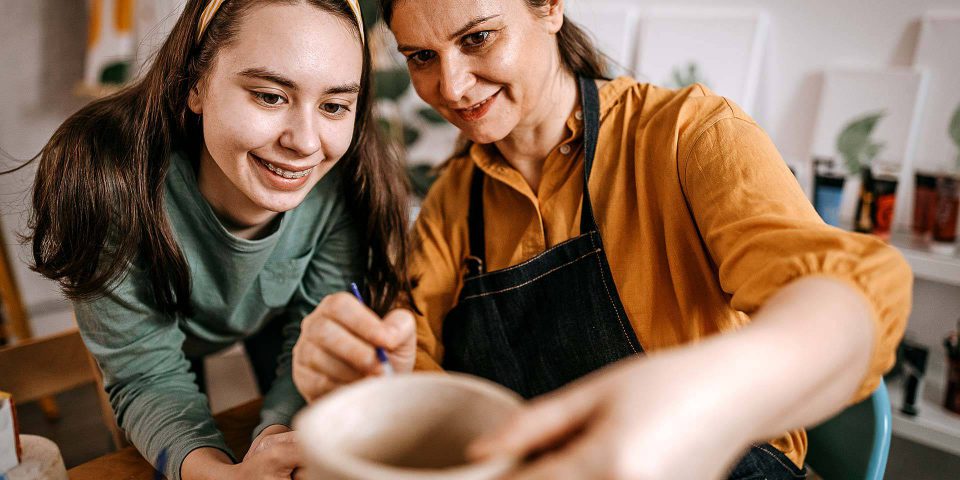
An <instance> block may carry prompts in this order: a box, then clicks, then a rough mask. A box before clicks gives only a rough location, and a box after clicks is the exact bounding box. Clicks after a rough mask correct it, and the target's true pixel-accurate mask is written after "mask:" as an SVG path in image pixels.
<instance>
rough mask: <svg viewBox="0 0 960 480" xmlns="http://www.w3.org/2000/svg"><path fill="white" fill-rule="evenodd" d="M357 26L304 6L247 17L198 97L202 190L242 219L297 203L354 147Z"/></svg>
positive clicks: (194, 97) (193, 101)
mask: <svg viewBox="0 0 960 480" xmlns="http://www.w3.org/2000/svg"><path fill="white" fill-rule="evenodd" d="M362 55H363V54H362V46H361V44H360V40H359V38H358V36H357V33H356V30H355V28H354V27H352V26H351V25H349V24H348V23H347V22H345V21H344V20H342V19H341V18H339V17H335V16H334V15H332V14H330V13H328V12H324V11H322V10H319V9H317V8H315V7H311V6H308V5H304V4H296V5H263V6H260V7H257V8H255V9H253V10H251V11H250V12H249V13H248V14H247V15H246V17H245V18H244V19H243V20H242V23H241V25H240V28H239V31H238V33H237V35H236V37H235V39H234V41H233V42H232V43H231V44H229V45H227V46H225V47H224V48H222V49H221V51H220V52H219V54H218V55H217V58H216V59H215V61H214V63H213V66H212V68H211V70H210V72H209V73H208V74H207V75H206V76H205V77H204V79H203V80H202V81H201V82H199V84H198V86H197V88H196V89H195V90H194V91H192V92H191V94H190V101H189V103H190V109H191V110H193V111H194V113H197V114H200V115H201V118H202V122H203V135H204V152H203V154H202V157H201V162H200V174H199V177H200V190H201V192H202V193H203V194H204V197H205V198H206V199H207V200H208V201H209V202H210V203H211V205H212V206H213V207H214V210H216V211H217V213H218V214H220V215H226V216H227V217H229V218H230V219H231V220H234V221H238V222H241V223H244V222H243V221H244V220H245V219H247V220H249V219H251V218H253V219H256V218H263V216H264V215H268V218H269V214H271V213H272V212H283V211H287V210H290V209H292V208H294V207H296V206H297V205H299V204H300V203H301V202H302V201H303V199H304V198H305V197H306V195H307V193H308V192H309V191H310V189H311V188H313V186H314V185H316V184H317V182H318V181H319V180H320V179H321V178H322V177H323V176H324V174H326V173H327V172H328V171H329V170H330V168H331V167H333V165H334V164H335V163H336V162H337V160H339V159H340V157H341V156H343V154H344V153H345V152H346V151H347V149H348V148H349V146H350V142H351V139H352V137H353V127H354V121H355V118H356V112H355V107H356V104H357V96H358V92H359V85H360V76H361V73H362V68H363V60H362Z"/></svg>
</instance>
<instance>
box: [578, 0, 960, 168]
mask: <svg viewBox="0 0 960 480" xmlns="http://www.w3.org/2000/svg"><path fill="white" fill-rule="evenodd" d="M568 1H569V2H570V3H575V4H577V6H578V7H583V6H585V5H589V4H593V3H613V4H622V5H629V6H636V5H640V6H643V7H664V8H673V7H704V8H717V7H741V8H750V9H761V10H764V11H766V12H767V13H768V14H769V15H770V30H769V35H768V43H767V45H766V49H765V58H764V63H763V73H762V74H761V79H760V87H759V92H758V93H759V95H758V98H757V104H756V107H757V108H756V114H755V118H756V120H757V122H758V123H760V125H762V126H763V127H764V129H766V130H767V133H769V134H770V136H771V137H772V138H773V141H774V142H775V143H776V144H777V147H779V149H780V153H781V154H782V155H783V156H784V158H785V159H786V160H787V161H788V162H795V161H796V162H802V161H803V160H804V159H806V158H807V156H808V154H809V151H810V143H811V139H812V136H813V126H814V122H815V121H816V113H817V102H818V101H819V99H820V75H819V74H820V72H821V71H822V70H823V69H824V68H827V67H831V66H849V65H853V66H909V65H911V64H912V62H913V51H914V49H915V46H916V43H917V40H918V38H919V34H920V24H919V20H920V17H921V16H922V15H923V13H924V12H926V11H928V10H934V9H940V10H942V9H951V8H953V9H956V8H960V0H712V1H710V0H568ZM955 48H957V50H958V57H960V46H958V47H955Z"/></svg>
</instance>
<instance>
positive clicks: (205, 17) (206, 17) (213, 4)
mask: <svg viewBox="0 0 960 480" xmlns="http://www.w3.org/2000/svg"><path fill="white" fill-rule="evenodd" d="M224 1H226V0H210V3H208V4H207V6H206V7H205V8H204V9H203V13H201V14H200V28H198V29H197V43H200V40H201V39H202V38H203V32H205V31H206V30H207V26H208V25H210V21H211V20H213V17H214V15H216V14H217V10H219V9H220V5H223V2H224ZM346 1H347V5H350V11H352V12H353V16H354V17H355V20H356V21H357V27H358V28H359V30H360V43H364V42H366V41H367V40H366V38H365V35H364V33H363V15H362V14H361V13H360V3H359V0H346Z"/></svg>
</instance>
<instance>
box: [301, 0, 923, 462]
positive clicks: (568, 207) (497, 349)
mask: <svg viewBox="0 0 960 480" xmlns="http://www.w3.org/2000/svg"><path fill="white" fill-rule="evenodd" d="M381 6H382V8H383V12H384V19H385V20H386V21H387V22H388V24H389V26H390V28H391V30H392V31H393V33H394V34H395V35H396V38H397V42H398V45H399V50H400V52H401V53H403V54H404V55H405V56H406V57H407V58H408V67H409V70H410V75H411V77H412V79H413V84H414V86H415V88H416V90H417V93H418V94H419V95H420V97H422V98H423V99H424V100H425V101H426V102H427V103H429V104H430V105H431V106H432V107H433V108H434V109H436V110H437V111H438V112H440V113H441V114H442V115H443V116H444V117H445V118H446V119H447V120H449V121H450V122H452V123H453V124H454V125H456V126H457V127H458V128H459V129H460V130H461V132H462V133H463V134H464V136H466V137H467V138H469V139H470V140H471V141H472V145H471V146H470V147H469V148H468V149H467V150H466V151H465V152H464V153H463V154H462V155H459V156H457V157H456V158H454V159H453V160H452V161H451V162H450V163H449V165H448V167H447V169H446V170H445V171H444V173H443V174H442V175H441V177H440V178H439V179H438V180H437V182H436V184H435V185H434V187H433V189H432V190H431V191H430V193H429V195H428V197H427V199H426V200H425V202H424V204H423V208H422V211H421V213H420V218H419V219H418V221H417V226H416V233H417V235H418V239H419V244H418V246H417V248H416V250H415V251H414V253H413V254H412V263H411V265H412V268H411V272H412V273H414V274H416V275H418V276H419V283H418V285H417V286H416V288H415V289H414V292H413V299H414V300H415V304H416V306H417V307H419V309H420V312H421V314H418V315H417V316H416V321H417V328H416V335H415V336H414V335H413V334H412V333H409V332H410V331H411V330H412V329H410V330H403V329H402V328H386V327H384V326H382V325H380V324H379V323H378V322H377V320H376V318H371V317H375V315H373V314H372V313H370V312H368V311H365V310H363V309H362V308H360V306H359V305H356V304H354V307H353V308H350V301H349V298H348V297H346V296H344V297H339V296H338V297H334V298H342V300H338V301H336V302H334V301H332V300H331V301H328V302H327V303H328V304H329V305H330V307H331V308H326V305H325V306H322V307H321V308H319V309H318V310H317V311H315V312H314V313H313V314H312V315H311V316H309V317H308V318H307V320H305V321H304V325H303V329H304V334H303V335H302V336H301V339H300V342H299V344H298V345H297V347H296V349H295V354H294V356H295V359H294V363H295V367H294V369H295V371H294V378H295V379H297V385H298V387H299V388H300V391H301V392H303V393H304V395H305V397H307V398H308V399H312V398H314V397H315V396H318V395H320V394H322V393H323V392H324V391H326V390H329V389H330V388H334V387H335V386H336V385H338V384H339V383H342V382H343V381H344V380H349V379H350V378H353V377H354V376H355V375H356V373H355V372H363V371H364V369H369V368H370V365H372V364H373V360H372V359H373V358H374V354H373V346H381V347H387V348H393V349H394V352H393V353H394V358H395V359H397V362H398V363H397V364H396V365H395V367H396V368H397V370H399V371H403V370H409V369H411V368H413V367H414V363H415V364H416V368H418V369H436V368H441V367H442V368H444V369H448V370H456V371H462V372H467V373H472V374H475V375H480V376H483V377H486V378H489V379H492V380H494V381H497V382H499V383H501V384H504V385H506V386H508V387H510V388H512V389H514V390H516V391H517V392H519V393H521V394H523V395H524V396H526V397H534V396H538V395H541V394H546V393H548V392H552V391H554V390H557V389H561V388H562V387H563V388H562V389H561V390H560V391H558V392H555V393H552V394H550V395H548V396H547V397H545V398H544V399H541V400H539V401H536V402H534V403H533V406H532V407H530V408H529V409H528V410H527V411H526V412H525V413H524V414H522V415H521V416H520V417H518V418H517V419H516V421H515V422H512V423H511V424H510V425H509V426H508V427H507V429H506V430H505V431H503V432H502V433H501V434H500V435H498V436H496V437H493V438H491V439H489V440H488V441H487V442H483V443H479V444H478V445H477V446H476V451H475V452H474V453H475V454H478V455H492V454H497V453H513V454H519V455H523V454H527V453H530V452H536V451H541V450H543V449H547V448H548V447H552V448H555V450H554V451H553V452H551V453H549V454H547V455H542V456H539V457H538V458H537V460H536V461H534V462H531V463H529V464H527V465H525V466H524V468H523V469H522V470H520V471H518V472H516V478H523V479H532V478H543V479H556V478H624V479H627V478H630V479H635V478H644V479H646V478H671V479H672V478H683V479H707V478H726V477H728V476H729V477H730V478H734V479H746V478H768V479H794V478H801V477H803V475H804V472H803V464H804V456H805V454H806V435H805V433H804V430H803V428H804V427H806V426H809V425H813V424H816V423H817V422H819V421H820V420H823V419H825V418H827V417H829V416H830V415H831V414H833V413H835V412H837V411H838V410H839V409H841V408H842V407H843V406H844V405H846V404H848V403H849V402H852V401H856V400H859V399H861V398H863V397H864V396H866V395H868V394H869V393H870V392H871V391H872V390H873V389H874V388H875V387H876V385H877V383H878V382H879V379H880V375H881V374H882V373H883V372H884V371H885V370H886V369H887V368H889V367H890V365H892V363H893V353H894V350H895V347H896V345H897V342H898V341H899V339H900V336H901V334H902V332H903V329H904V327H905V325H906V320H907V315H908V313H909V311H910V285H911V275H910V271H909V267H908V266H907V265H906V262H905V261H904V260H903V259H902V257H901V256H900V255H899V254H898V253H897V252H896V250H894V249H893V248H891V247H889V246H887V245H885V244H884V243H883V242H882V241H880V240H878V239H876V238H873V237H869V236H865V235H858V234H852V233H846V232H843V231H840V230H837V229H835V228H831V227H829V226H827V225H825V224H824V223H823V222H822V221H821V220H820V218H819V217H818V216H817V214H816V212H814V210H813V208H812V207H811V205H810V203H809V202H808V201H807V199H806V198H805V197H804V196H803V193H802V192H801V190H800V188H799V186H798V185H797V183H796V180H795V179H794V178H793V176H792V175H791V174H790V172H789V170H788V169H787V167H786V165H785V164H784V162H783V160H782V159H781V158H780V155H779V154H778V152H777V150H776V148H775V147H774V145H773V144H772V143H771V142H770V140H769V138H768V137H767V136H766V134H765V133H764V132H763V131H762V130H761V129H760V127H759V126H758V125H757V124H756V123H755V122H754V121H753V120H751V119H750V118H749V117H748V116H747V115H746V114H745V113H744V112H743V111H742V110H741V109H739V108H738V107H737V106H736V105H733V104H732V103H731V102H730V101H728V100H726V99H724V98H723V97H720V96H717V95H715V94H713V93H712V92H710V91H709V90H707V89H706V88H704V87H702V86H700V85H695V86H692V87H689V88H686V89H682V90H679V91H673V90H667V89H663V88H658V87H656V86H653V85H649V84H641V83H638V82H636V81H635V80H633V79H630V78H626V77H624V78H618V79H616V80H612V81H607V80H605V79H604V76H605V75H604V62H603V58H602V57H601V55H600V54H599V53H598V52H597V50H596V49H595V48H594V47H593V45H592V44H591V43H590V41H589V39H588V37H586V35H584V33H583V32H582V31H580V30H579V29H578V28H577V27H576V26H575V25H573V24H571V23H570V22H569V21H567V20H566V19H565V18H564V15H563V7H564V2H563V0H482V1H480V0H477V1H463V0H436V1H432V2H417V1H412V0H400V1H392V0H381ZM334 306H336V307H337V308H333V307H334ZM397 317H398V314H391V315H389V316H388V318H397ZM331 332H349V333H350V335H351V336H352V340H351V341H353V342H356V343H358V344H361V345H364V348H362V349H361V348H355V349H353V350H352V351H350V352H345V351H344V350H343V348H342V345H344V344H345V343H346V342H345V341H344V337H346V336H347V335H345V334H344V335H332V334H331ZM334 339H336V343H335V344H334V343H333V341H334ZM644 352H646V353H647V355H645V354H644ZM345 353H346V354H345ZM301 357H302V358H301ZM331 357H332V358H335V359H337V360H338V361H337V362H332V361H329V360H328V359H329V358H331ZM604 367H606V368H604ZM597 370H599V371H598V372H597V373H596V374H593V375H590V376H588V377H586V378H584V379H582V380H578V379H580V378H581V377H584V376H585V375H588V374H589V373H590V372H594V371H597ZM571 383H572V385H569V386H567V385H568V384H571Z"/></svg>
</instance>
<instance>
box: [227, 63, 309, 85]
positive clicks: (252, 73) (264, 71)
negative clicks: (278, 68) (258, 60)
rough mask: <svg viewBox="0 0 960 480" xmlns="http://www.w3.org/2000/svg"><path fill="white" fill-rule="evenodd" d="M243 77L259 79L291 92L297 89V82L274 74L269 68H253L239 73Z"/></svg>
mask: <svg viewBox="0 0 960 480" xmlns="http://www.w3.org/2000/svg"><path fill="white" fill-rule="evenodd" d="M237 75H240V76H241V77H250V78H259V79H260V80H266V81H268V82H273V83H276V84H277V85H283V86H284V87H287V88H289V89H291V90H296V89H297V82H294V81H293V80H290V79H289V78H287V77H284V76H283V75H281V74H279V73H277V72H274V71H273V70H270V69H268V68H263V67H253V68H247V69H244V70H241V71H240V72H238V73H237Z"/></svg>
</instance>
